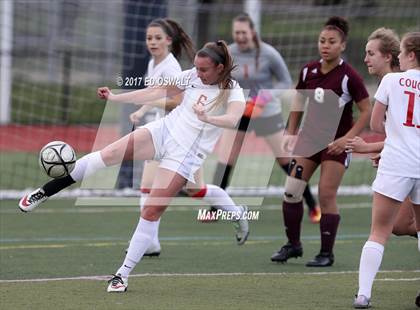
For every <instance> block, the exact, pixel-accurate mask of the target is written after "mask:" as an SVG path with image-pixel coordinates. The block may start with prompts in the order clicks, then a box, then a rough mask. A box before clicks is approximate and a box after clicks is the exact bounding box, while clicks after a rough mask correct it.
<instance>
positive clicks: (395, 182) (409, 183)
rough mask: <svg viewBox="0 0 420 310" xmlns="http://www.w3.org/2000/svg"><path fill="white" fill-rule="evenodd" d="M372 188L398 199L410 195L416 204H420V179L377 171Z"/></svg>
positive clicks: (403, 198) (402, 199) (400, 199)
mask: <svg viewBox="0 0 420 310" xmlns="http://www.w3.org/2000/svg"><path fill="white" fill-rule="evenodd" d="M372 190H373V191H374V192H377V193H379V194H382V195H384V196H387V197H390V198H392V199H395V200H398V201H401V202H402V201H404V200H405V198H407V197H410V200H411V202H412V203H414V204H420V179H415V178H408V177H400V176H395V175H388V174H383V173H379V172H378V173H377V174H376V178H375V181H373V184H372Z"/></svg>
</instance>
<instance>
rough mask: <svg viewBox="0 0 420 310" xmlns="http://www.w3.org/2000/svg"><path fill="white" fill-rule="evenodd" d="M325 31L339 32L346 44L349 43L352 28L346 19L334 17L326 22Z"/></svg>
mask: <svg viewBox="0 0 420 310" xmlns="http://www.w3.org/2000/svg"><path fill="white" fill-rule="evenodd" d="M324 29H327V30H335V31H337V32H338V33H339V34H340V36H341V39H342V41H343V42H345V41H347V35H348V34H349V30H350V27H349V23H348V21H347V20H346V19H345V18H343V17H341V16H332V17H330V18H329V19H328V20H327V21H326V23H325V25H324Z"/></svg>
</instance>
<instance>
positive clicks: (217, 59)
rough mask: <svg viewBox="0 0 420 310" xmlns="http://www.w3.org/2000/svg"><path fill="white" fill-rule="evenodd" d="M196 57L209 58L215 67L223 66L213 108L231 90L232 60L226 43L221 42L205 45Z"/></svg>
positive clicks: (224, 99)
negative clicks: (218, 91)
mask: <svg viewBox="0 0 420 310" xmlns="http://www.w3.org/2000/svg"><path fill="white" fill-rule="evenodd" d="M197 56H198V57H208V58H210V59H211V61H212V62H213V63H214V64H215V65H216V66H217V65H219V64H222V65H223V71H222V72H221V74H220V78H219V80H218V85H219V88H220V90H221V91H220V94H219V95H218V96H217V98H216V104H215V105H214V106H213V107H216V106H218V105H220V104H221V103H223V102H225V101H226V100H227V97H228V96H229V90H230V89H232V88H233V79H232V70H233V69H235V66H234V65H233V58H232V56H231V55H230V53H229V49H228V47H227V44H226V42H225V41H223V40H219V41H216V42H208V43H206V44H205V45H204V47H203V48H202V49H200V50H199V51H198V52H197Z"/></svg>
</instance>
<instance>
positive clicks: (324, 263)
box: [306, 252, 334, 267]
mask: <svg viewBox="0 0 420 310" xmlns="http://www.w3.org/2000/svg"><path fill="white" fill-rule="evenodd" d="M332 264H334V254H333V253H328V252H324V253H322V252H321V253H319V254H318V255H317V256H315V257H314V259H312V260H310V261H309V262H307V263H306V267H329V266H332Z"/></svg>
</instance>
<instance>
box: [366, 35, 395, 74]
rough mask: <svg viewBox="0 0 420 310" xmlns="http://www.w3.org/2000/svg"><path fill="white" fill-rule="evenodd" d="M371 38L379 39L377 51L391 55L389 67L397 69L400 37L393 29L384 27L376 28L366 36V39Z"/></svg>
mask: <svg viewBox="0 0 420 310" xmlns="http://www.w3.org/2000/svg"><path fill="white" fill-rule="evenodd" d="M371 40H379V51H380V52H381V54H383V55H386V54H390V55H391V57H392V59H391V68H392V69H393V70H395V69H399V65H400V61H399V60H398V54H399V53H400V39H399V38H398V35H397V34H396V33H395V31H394V30H392V29H388V28H384V27H381V28H378V29H376V30H375V31H374V32H372V33H371V34H370V36H369V37H368V41H371Z"/></svg>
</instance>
